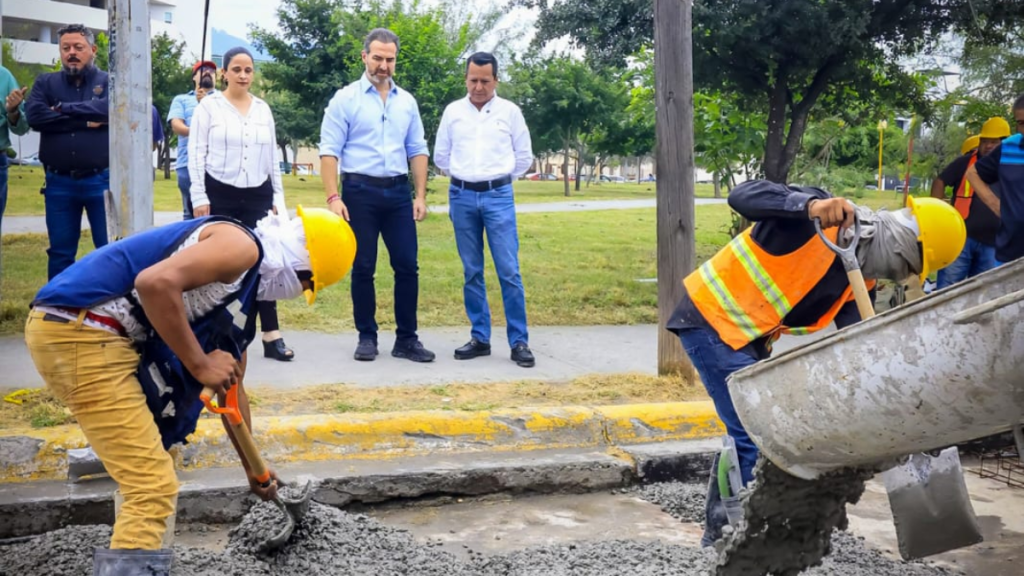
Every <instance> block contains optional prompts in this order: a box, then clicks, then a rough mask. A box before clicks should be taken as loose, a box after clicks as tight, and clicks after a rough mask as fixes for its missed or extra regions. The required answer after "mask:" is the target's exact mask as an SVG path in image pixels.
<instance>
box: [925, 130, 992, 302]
mask: <svg viewBox="0 0 1024 576" xmlns="http://www.w3.org/2000/svg"><path fill="white" fill-rule="evenodd" d="M1009 135H1010V124H1009V123H1008V122H1007V121H1006V120H1005V119H1003V118H998V117H995V118H989V119H988V120H986V121H985V124H984V125H983V126H982V127H981V133H980V134H978V135H977V136H972V137H971V138H976V139H977V141H978V142H977V145H976V146H975V148H976V149H975V150H974V151H970V152H966V153H964V154H963V155H962V156H960V157H959V158H957V159H956V160H953V161H952V162H951V163H950V164H949V166H946V168H945V169H944V170H943V171H942V173H941V174H939V177H938V178H936V179H935V181H934V182H932V196H933V197H935V198H941V199H943V200H945V199H946V198H947V196H946V187H947V186H949V187H952V188H953V195H952V197H951V198H950V199H949V202H950V203H951V204H952V205H953V207H954V208H956V209H957V212H959V213H960V215H961V216H963V218H964V221H965V222H966V224H967V243H966V244H964V249H963V251H961V252H960V256H958V257H957V259H956V260H954V261H953V263H952V264H950V265H949V266H947V267H945V268H943V269H942V270H939V275H938V279H937V280H938V288H939V289H940V290H941V289H943V288H946V287H947V286H952V285H953V284H956V283H957V282H961V281H963V280H966V279H968V278H973V277H974V276H977V275H978V274H981V273H982V272H985V271H988V270H991V269H993V268H995V267H996V266H998V265H999V261H998V260H996V232H998V230H999V216H997V215H996V213H995V212H993V211H992V210H990V209H989V207H988V206H985V203H984V202H982V201H980V200H976V199H975V194H974V188H973V187H972V186H971V184H970V182H968V181H967V177H966V175H967V169H968V168H970V167H971V166H974V164H975V163H976V162H977V161H978V160H980V159H981V158H984V157H985V156H988V155H989V153H990V152H992V150H994V149H995V148H996V146H999V143H1000V142H1002V141H1003V138H1006V137H1007V136H1009ZM971 138H968V139H967V140H965V141H964V144H963V146H964V147H967V146H969V145H970V144H971V142H969V141H970V140H971ZM994 193H995V194H996V195H998V194H999V189H998V185H994Z"/></svg>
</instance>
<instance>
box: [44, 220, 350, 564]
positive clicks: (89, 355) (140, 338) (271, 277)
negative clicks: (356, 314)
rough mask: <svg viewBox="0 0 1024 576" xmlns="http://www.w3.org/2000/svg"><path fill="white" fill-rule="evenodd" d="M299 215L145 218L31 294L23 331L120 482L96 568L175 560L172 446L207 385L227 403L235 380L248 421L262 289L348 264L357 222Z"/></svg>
mask: <svg viewBox="0 0 1024 576" xmlns="http://www.w3.org/2000/svg"><path fill="white" fill-rule="evenodd" d="M298 215H299V217H298V218H296V219H292V220H288V218H287V215H284V214H281V215H269V216H267V218H265V219H264V220H262V221H260V223H259V224H258V225H257V228H256V230H255V231H250V230H248V229H247V228H246V227H245V226H243V225H241V224H240V223H238V222H235V221H234V220H231V219H228V218H224V217H218V216H213V217H206V218H198V219H195V220H187V221H184V222H178V223H175V224H170V225H167V226H163V227H160V228H154V229H151V230H148V231H145V232H141V233H139V234H136V235H134V236H130V237H128V238H126V239H124V240H120V241H118V242H115V243H113V244H109V245H107V246H104V247H103V248H100V249H98V250H96V251H95V252H93V253H91V254H89V255H88V256H86V257H85V258H83V259H81V260H79V261H78V262H76V263H74V264H73V265H71V266H70V267H69V268H67V269H66V270H64V271H63V272H61V273H60V274H59V275H57V276H56V277H55V278H53V280H51V281H50V282H49V283H48V284H46V286H44V287H43V288H42V289H41V290H40V291H39V293H38V294H37V295H36V297H35V299H34V300H33V302H32V311H31V312H30V313H29V318H28V323H27V324H26V326H25V340H26V342H27V344H28V349H29V352H30V353H31V355H32V360H33V362H35V365H36V369H37V370H38V371H39V373H40V374H41V375H42V377H43V379H44V380H45V381H46V385H47V387H48V388H49V389H50V391H52V392H53V393H54V394H55V395H56V396H57V397H58V398H60V399H61V400H62V401H63V402H64V403H65V405H67V407H68V408H69V409H70V410H71V413H72V414H73V415H74V416H75V418H76V419H77V420H78V424H79V425H80V426H81V427H82V431H83V432H84V433H85V437H86V439H87V440H88V441H89V444H90V445H91V446H92V448H93V450H95V452H96V454H97V455H98V456H99V458H100V460H101V461H102V462H103V465H104V466H105V468H106V470H107V472H109V473H110V475H111V477H113V479H114V480H115V481H116V482H117V484H118V487H119V489H120V491H121V494H122V495H123V496H124V505H123V506H122V508H121V511H120V513H119V514H118V516H117V519H116V521H115V522H114V532H113V537H112V538H111V542H110V549H109V550H96V553H95V557H94V574H95V575H98V576H115V575H116V576H135V575H143V574H145V575H146V576H153V575H157V576H160V575H167V574H169V572H170V568H171V560H172V551H171V550H168V549H161V546H162V539H163V536H164V532H165V529H166V521H167V518H168V517H170V516H171V515H173V514H174V512H175V506H176V504H175V502H176V498H177V493H178V481H177V478H176V476H175V471H174V464H173V462H172V460H171V456H170V455H169V454H168V453H167V451H166V448H168V447H170V446H171V445H173V444H176V443H179V442H183V441H185V439H186V437H187V436H188V435H189V434H191V433H192V432H193V431H194V430H195V427H196V421H197V420H198V418H199V414H200V412H201V410H202V402H201V401H200V392H201V391H203V389H204V388H207V389H209V390H208V393H209V392H213V393H217V394H219V395H220V397H221V405H222V406H223V405H224V400H223V399H224V398H225V393H226V392H227V391H228V390H229V389H230V388H232V387H235V388H234V390H232V391H231V392H232V394H231V395H232V397H234V396H237V398H238V404H239V408H240V411H241V414H242V415H244V419H245V421H246V424H248V423H249V405H248V399H247V398H246V396H245V393H244V390H243V389H242V386H241V384H242V377H243V375H244V371H245V355H244V351H245V348H246V346H247V345H248V344H249V342H251V341H252V338H253V334H254V333H255V323H254V322H253V320H254V318H255V316H254V314H253V312H254V310H255V304H256V300H258V299H260V300H264V299H265V300H281V299H286V298H295V297H298V296H300V295H302V294H303V293H305V294H306V299H307V302H308V303H309V304H312V303H313V301H314V300H315V299H316V294H317V291H318V290H320V289H322V288H324V287H326V286H330V285H331V284H333V283H335V282H337V281H339V280H341V279H342V278H343V277H344V276H345V274H347V273H348V271H349V269H350V268H351V266H352V260H353V257H354V255H355V238H354V236H353V235H352V231H351V229H350V228H349V227H348V224H347V223H345V221H344V220H342V219H341V218H340V217H339V216H336V215H334V214H333V213H331V212H330V211H328V210H324V209H310V210H303V209H302V207H301V206H299V207H298ZM225 428H226V429H227V431H228V434H229V435H230V436H231V440H232V442H233V443H234V444H235V447H236V449H239V443H238V441H237V439H236V436H235V433H234V432H233V431H232V427H231V426H229V425H228V423H227V422H225ZM239 455H240V456H241V457H242V462H243V465H244V466H245V469H246V472H247V474H248V476H249V482H250V485H251V487H252V491H253V492H254V493H255V494H256V495H257V496H259V497H260V498H262V499H264V500H270V499H274V498H275V497H276V490H277V487H276V482H275V480H276V477H275V476H274V475H273V473H270V476H269V480H268V479H267V478H266V477H265V478H264V480H265V481H264V482H261V481H258V480H257V476H259V474H254V472H253V469H254V466H253V463H252V462H251V461H250V460H249V459H246V458H245V456H244V455H243V452H242V450H241V449H239Z"/></svg>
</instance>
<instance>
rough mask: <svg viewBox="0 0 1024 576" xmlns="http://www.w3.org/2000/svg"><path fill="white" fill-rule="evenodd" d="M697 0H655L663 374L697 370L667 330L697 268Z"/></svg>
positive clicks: (686, 374)
mask: <svg viewBox="0 0 1024 576" xmlns="http://www.w3.org/2000/svg"><path fill="white" fill-rule="evenodd" d="M692 7H693V3H692V0H654V78H655V90H654V93H655V109H656V112H655V120H656V122H655V124H656V137H657V144H656V146H655V158H656V162H657V166H658V179H657V181H656V190H657V199H658V200H657V204H658V208H657V212H658V373H659V374H670V373H678V374H680V375H681V376H682V377H683V378H684V379H685V380H686V381H688V382H690V381H692V380H693V377H694V371H693V367H692V365H691V364H690V361H689V358H687V356H686V354H685V353H684V352H683V349H682V345H681V344H680V343H679V339H678V338H676V337H675V335H674V334H672V333H671V332H668V331H667V330H665V324H666V322H668V319H669V317H670V316H671V315H672V311H673V310H674V309H675V306H676V304H677V303H678V302H679V299H680V298H681V297H682V295H683V286H682V280H683V278H684V277H685V276H686V275H687V274H689V273H690V272H691V271H692V270H693V268H694V259H695V256H694V213H693V212H694V206H693V192H694V175H693V53H692V51H693V47H692V40H693V35H692V29H691V27H692V20H691V12H692Z"/></svg>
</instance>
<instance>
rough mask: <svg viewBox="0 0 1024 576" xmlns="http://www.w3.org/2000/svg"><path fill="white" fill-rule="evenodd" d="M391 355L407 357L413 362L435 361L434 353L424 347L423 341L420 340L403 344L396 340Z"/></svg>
mask: <svg viewBox="0 0 1024 576" xmlns="http://www.w3.org/2000/svg"><path fill="white" fill-rule="evenodd" d="M391 355H392V356H394V357H395V358H405V359H406V360H412V361H413V362H433V361H434V353H433V352H431V351H430V350H427V349H426V348H424V347H423V343H422V342H420V341H419V340H413V341H412V342H408V343H402V344H399V343H397V342H395V347H394V348H392V349H391Z"/></svg>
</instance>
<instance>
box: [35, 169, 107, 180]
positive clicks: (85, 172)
mask: <svg viewBox="0 0 1024 576" xmlns="http://www.w3.org/2000/svg"><path fill="white" fill-rule="evenodd" d="M106 171H107V169H106V168H85V169H82V170H54V169H53V168H47V169H46V173H47V174H56V175H57V176H65V177H68V178H71V179H72V180H81V179H83V178H89V177H90V176H96V175H97V174H102V173H104V172H106Z"/></svg>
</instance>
